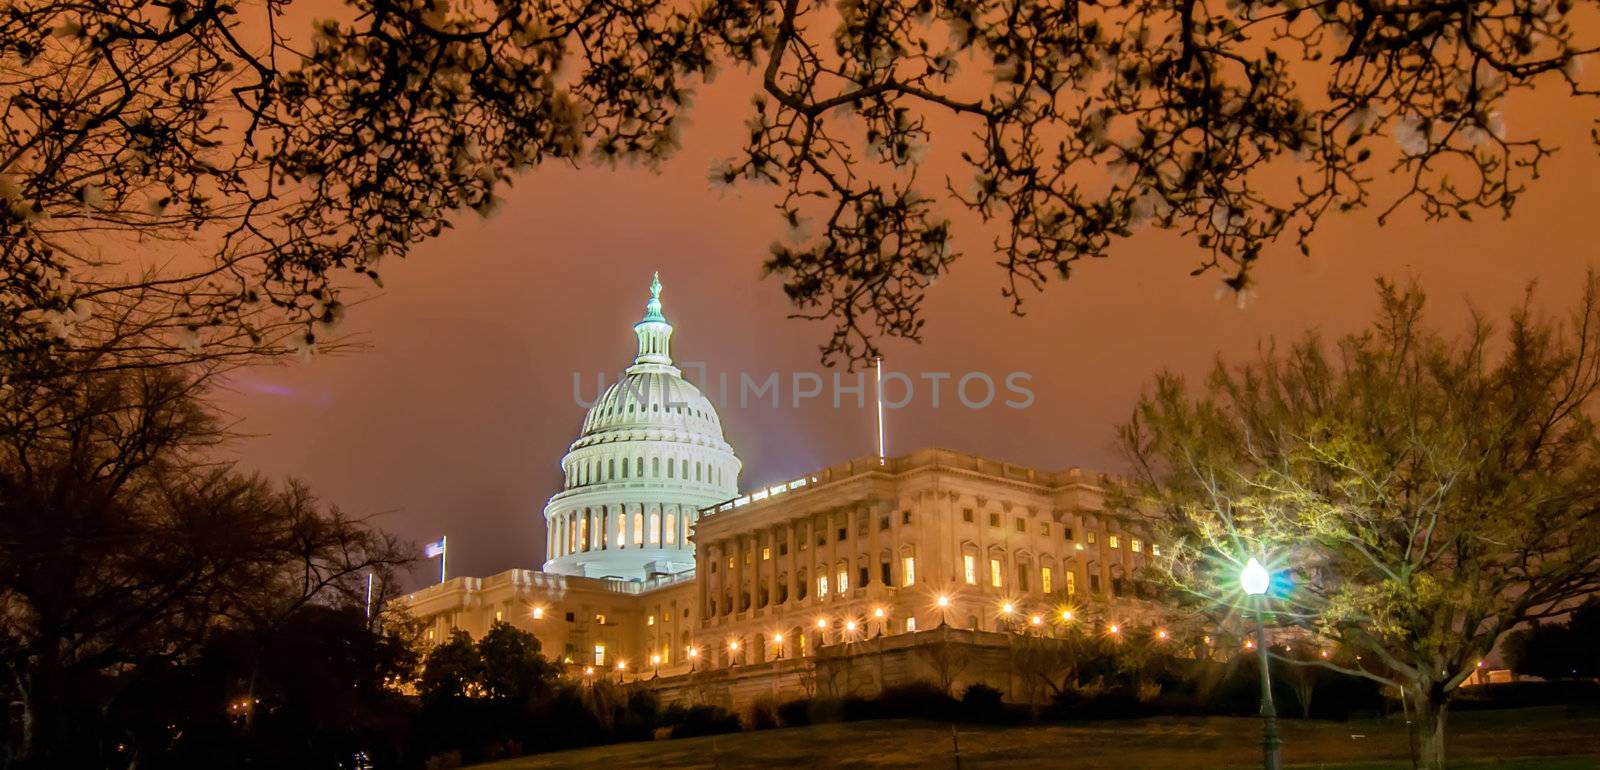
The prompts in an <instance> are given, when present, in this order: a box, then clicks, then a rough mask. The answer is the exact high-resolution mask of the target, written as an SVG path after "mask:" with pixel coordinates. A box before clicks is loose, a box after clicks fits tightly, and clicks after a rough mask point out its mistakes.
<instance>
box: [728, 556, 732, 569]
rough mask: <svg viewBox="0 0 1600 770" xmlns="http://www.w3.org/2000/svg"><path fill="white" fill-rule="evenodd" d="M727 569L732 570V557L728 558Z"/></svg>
mask: <svg viewBox="0 0 1600 770" xmlns="http://www.w3.org/2000/svg"><path fill="white" fill-rule="evenodd" d="M728 569H733V557H732V556H729V557H728Z"/></svg>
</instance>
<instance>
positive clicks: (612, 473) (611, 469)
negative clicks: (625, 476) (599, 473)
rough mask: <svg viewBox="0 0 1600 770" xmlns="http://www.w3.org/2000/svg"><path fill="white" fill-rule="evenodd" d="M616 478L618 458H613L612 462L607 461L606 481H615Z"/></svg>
mask: <svg viewBox="0 0 1600 770" xmlns="http://www.w3.org/2000/svg"><path fill="white" fill-rule="evenodd" d="M616 477H617V458H615V457H613V458H611V459H610V460H607V461H606V480H607V481H610V480H611V479H614V478H616Z"/></svg>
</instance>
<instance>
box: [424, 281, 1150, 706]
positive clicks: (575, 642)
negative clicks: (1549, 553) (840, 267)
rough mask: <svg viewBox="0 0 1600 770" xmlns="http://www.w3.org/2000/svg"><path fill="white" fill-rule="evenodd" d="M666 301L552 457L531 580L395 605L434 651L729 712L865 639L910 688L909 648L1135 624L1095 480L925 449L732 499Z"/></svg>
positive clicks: (711, 412) (498, 579) (724, 464)
mask: <svg viewBox="0 0 1600 770" xmlns="http://www.w3.org/2000/svg"><path fill="white" fill-rule="evenodd" d="M660 293H661V285H660V283H659V281H652V287H651V298H650V301H649V304H648V305H647V310H646V313H645V317H644V319H643V320H642V321H640V322H639V324H637V325H636V326H635V327H634V331H635V334H636V335H637V336H638V341H639V349H638V354H637V356H636V357H635V358H634V363H633V365H632V366H631V367H629V368H628V369H627V371H626V373H625V374H624V376H623V378H622V379H621V380H620V381H619V382H618V383H616V384H614V385H613V386H612V387H610V388H609V389H607V390H606V391H605V393H604V394H603V395H602V396H601V397H600V399H599V400H598V401H597V402H596V403H595V405H594V406H593V407H592V408H591V409H590V410H589V414H588V415H587V416H586V417H585V419H584V422H583V427H582V432H581V434H580V436H579V438H578V439H577V440H576V441H574V442H573V444H572V446H571V448H570V449H569V451H568V452H567V454H566V456H565V457H563V458H562V467H563V471H564V476H565V485H564V488H563V489H562V490H561V491H559V492H557V493H556V494H555V495H553V496H551V498H550V499H549V501H548V503H547V504H546V506H545V509H544V515H545V519H546V522H547V524H548V526H549V529H548V532H549V533H550V534H549V543H548V545H547V552H546V561H545V563H544V569H543V570H542V571H534V570H522V569H517V570H509V571H507V572H502V573H500V574H497V575H493V576H489V577H485V578H473V577H458V578H454V579H452V580H449V581H447V582H445V583H442V584H440V585H437V586H431V587H429V588H425V589H423V590H420V591H417V592H416V593H413V594H411V595H409V596H407V597H406V598H405V602H406V604H407V607H408V609H409V610H410V612H411V613H412V614H414V615H415V616H417V617H420V618H422V619H424V620H425V621H426V623H427V631H426V633H427V636H428V638H429V639H431V640H434V641H438V640H442V639H444V638H445V637H447V636H448V635H449V633H450V632H451V631H452V630H454V629H463V630H465V631H466V632H468V633H469V634H471V635H473V636H479V635H481V634H483V633H484V632H485V631H487V630H488V628H489V627H490V625H491V624H493V623H494V622H496V621H503V622H507V623H511V624H513V625H515V626H517V627H519V628H523V629H526V630H528V631H531V632H532V633H534V634H535V635H536V636H537V637H538V638H539V640H540V642H541V644H542V646H543V649H544V650H545V652H546V654H547V655H549V656H550V657H552V658H553V659H555V660H557V661H559V662H562V663H563V664H565V665H566V666H567V667H568V670H569V672H571V673H572V674H573V675H575V676H577V675H583V676H616V677H622V678H633V677H643V678H646V679H648V680H649V681H650V682H652V683H653V684H654V685H655V686H657V687H658V688H659V689H660V690H661V691H662V692H663V693H664V694H666V695H669V696H673V697H677V696H682V697H690V696H691V695H692V693H693V692H698V691H702V690H703V689H704V688H705V687H706V686H707V685H708V683H714V682H717V681H723V682H725V686H723V689H722V690H721V691H720V695H718V696H717V698H716V699H717V700H721V701H731V702H734V703H737V702H738V701H740V700H744V699H746V698H748V697H759V696H761V695H763V694H766V695H774V696H776V695H781V694H784V693H786V692H789V691H795V690H805V689H807V688H809V687H814V686H815V683H816V681H817V679H816V676H817V672H818V671H830V672H834V673H837V672H840V671H845V672H848V671H851V670H853V669H852V667H851V666H846V665H842V664H840V663H839V661H840V660H841V658H840V653H841V651H859V650H860V649H861V648H860V645H862V644H864V643H867V642H869V641H871V640H876V644H877V647H876V648H875V649H877V650H878V653H877V654H881V655H883V656H886V657H885V658H884V660H890V659H893V660H898V661H900V663H898V664H896V666H897V667H895V668H894V670H896V671H902V670H903V671H905V672H907V673H905V674H904V676H908V677H909V676H912V675H913V674H912V673H909V672H911V671H912V669H915V668H916V667H915V666H912V665H910V664H908V663H906V661H911V660H915V659H916V655H914V654H913V653H914V651H915V649H916V648H917V647H918V646H919V645H920V644H922V641H919V640H925V641H926V642H927V643H928V644H934V643H940V644H944V645H946V646H948V645H951V644H965V645H969V646H971V649H972V650H973V651H974V652H975V654H977V653H981V654H990V653H989V652H985V650H989V651H990V652H992V648H994V647H995V645H996V644H999V642H996V641H995V640H994V639H988V640H987V641H986V640H985V638H984V637H983V635H984V634H995V633H997V632H1021V633H1024V634H1034V635H1051V634H1053V633H1054V632H1055V631H1056V630H1058V629H1060V628H1062V627H1063V626H1064V625H1065V624H1070V623H1074V622H1084V618H1085V617H1086V616H1085V615H1084V614H1083V612H1082V609H1083V608H1084V607H1086V606H1090V605H1093V606H1095V607H1096V608H1097V613H1096V615H1095V616H1096V617H1098V618H1101V619H1102V621H1097V622H1104V619H1105V618H1110V620H1109V622H1110V623H1111V624H1112V625H1115V624H1116V623H1118V622H1136V621H1137V620H1138V618H1136V617H1134V615H1136V614H1139V613H1141V612H1143V610H1141V609H1140V604H1139V603H1137V602H1133V601H1127V600H1125V599H1126V597H1127V594H1128V588H1129V583H1130V581H1131V579H1132V576H1133V575H1134V573H1135V572H1136V571H1137V570H1138V568H1139V567H1140V566H1141V565H1142V564H1143V563H1144V560H1145V559H1147V558H1149V557H1150V556H1154V555H1158V551H1157V550H1156V549H1157V548H1158V546H1156V545H1155V544H1154V543H1152V542H1150V540H1149V538H1148V535H1147V534H1145V532H1146V531H1147V530H1146V528H1145V527H1144V526H1143V522H1142V521H1141V520H1139V519H1137V518H1134V517H1130V516H1128V515H1116V514H1112V513H1110V512H1108V511H1107V510H1106V506H1105V487H1106V481H1107V480H1106V479H1105V478H1104V477H1103V476H1101V475H1099V474H1095V473H1090V472H1086V471H1082V470H1078V469H1069V470H1065V471H1055V472H1050V471H1040V470H1036V469H1032V468H1026V467H1021V466H1017V465H1012V464H1008V463H1004V462H999V461H996V460H991V459H986V458H982V457H976V456H972V455H967V454H962V453H959V452H953V451H949V450H944V449H926V450H922V451H918V452H914V453H912V454H909V455H906V456H903V457H893V458H879V457H868V458H862V459H857V460H851V461H849V462H845V463H842V464H839V465H834V466H831V467H828V468H822V469H819V470H817V471H816V472H814V473H811V474H808V475H806V476H804V477H801V478H798V479H794V480H791V481H789V482H785V483H782V484H777V485H773V486H769V487H766V488H762V489H757V490H754V491H751V492H749V493H747V494H744V495H738V493H737V491H736V490H737V488H738V477H739V473H740V470H741V465H740V462H739V459H738V458H737V456H735V454H734V452H733V449H732V447H731V446H730V445H729V444H728V442H727V441H726V440H725V438H724V436H723V433H722V426H721V422H720V419H719V418H718V416H717V412H716V409H715V408H714V407H713V405H712V404H711V403H710V401H709V400H708V399H706V398H705V396H704V395H702V394H701V393H700V391H699V390H698V389H696V388H695V387H694V386H693V385H691V384H690V383H688V382H687V381H685V380H683V378H682V377H681V373H680V372H679V370H678V369H677V368H676V367H674V366H672V359H671V354H670V340H671V335H672V327H671V326H670V325H669V324H668V323H667V321H666V318H665V317H664V316H663V315H662V313H661V303H660ZM1124 614H1125V615H1127V616H1128V617H1126V618H1125V619H1124V618H1122V617H1121V616H1122V615H1124ZM954 630H959V632H960V633H959V634H958V635H957V636H955V637H952V636H951V634H952V632H953V631H954ZM886 640H892V641H886ZM895 651H899V652H895ZM896 655H898V656H899V657H895V656H896ZM991 657H992V656H991ZM852 659H853V658H852ZM878 670H879V674H878V675H877V677H876V679H875V681H876V682H877V686H882V685H884V684H886V683H889V682H887V681H886V677H887V678H892V677H891V676H890V675H889V674H886V673H884V672H887V671H889V670H890V667H889V666H888V665H887V664H885V665H880V666H879V667H878ZM691 672H692V675H691ZM717 672H721V673H720V674H718V673H717ZM926 673H927V672H926V671H922V674H926ZM830 676H831V675H830ZM808 683H809V684H808ZM702 694H703V693H702ZM695 697H699V696H695Z"/></svg>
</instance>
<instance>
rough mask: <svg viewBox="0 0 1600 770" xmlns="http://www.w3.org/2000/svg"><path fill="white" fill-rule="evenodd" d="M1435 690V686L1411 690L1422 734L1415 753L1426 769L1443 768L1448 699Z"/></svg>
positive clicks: (1437, 769)
mask: <svg viewBox="0 0 1600 770" xmlns="http://www.w3.org/2000/svg"><path fill="white" fill-rule="evenodd" d="M1437 690H1438V687H1437V686H1432V687H1417V688H1413V689H1412V690H1411V694H1412V696H1413V697H1414V698H1415V700H1414V703H1415V704H1416V713H1417V727H1418V729H1419V732H1420V733H1421V736H1422V740H1421V741H1420V746H1419V747H1418V752H1417V753H1418V755H1419V758H1420V759H1421V761H1422V766H1423V767H1425V768H1427V769H1428V770H1444V726H1445V717H1446V715H1447V713H1448V712H1449V709H1450V701H1449V698H1448V697H1446V696H1445V694H1444V693H1442V692H1438V691H1437Z"/></svg>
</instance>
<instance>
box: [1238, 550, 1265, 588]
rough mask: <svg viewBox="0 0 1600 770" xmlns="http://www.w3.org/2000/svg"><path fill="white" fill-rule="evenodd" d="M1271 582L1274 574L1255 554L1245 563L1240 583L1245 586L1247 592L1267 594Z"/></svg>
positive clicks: (1240, 574) (1240, 573)
mask: <svg viewBox="0 0 1600 770" xmlns="http://www.w3.org/2000/svg"><path fill="white" fill-rule="evenodd" d="M1271 584H1272V575H1271V574H1270V573H1268V572H1267V568H1266V567H1263V566H1261V562H1259V561H1257V560H1256V558H1255V557H1253V556H1252V557H1250V561H1248V562H1246V563H1245V565H1244V569H1242V570H1240V571H1239V585H1240V587H1242V588H1244V592H1245V593H1247V594H1250V595H1251V596H1262V595H1264V594H1266V592H1267V586H1269V585H1271Z"/></svg>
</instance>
